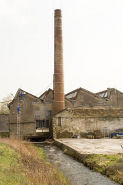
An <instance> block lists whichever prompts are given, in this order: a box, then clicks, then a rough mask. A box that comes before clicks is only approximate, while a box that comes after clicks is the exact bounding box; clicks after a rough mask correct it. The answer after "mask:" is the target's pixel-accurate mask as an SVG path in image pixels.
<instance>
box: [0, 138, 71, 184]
mask: <svg viewBox="0 0 123 185" xmlns="http://www.w3.org/2000/svg"><path fill="white" fill-rule="evenodd" d="M10 184H12V185H20V184H21V185H41V184H42V185H58V184H59V185H69V184H70V183H69V182H68V181H67V180H66V178H65V177H64V176H63V175H62V174H61V173H60V172H59V171H58V170H56V169H55V168H54V167H52V166H51V165H50V164H49V163H47V162H46V161H45V153H44V152H43V150H42V149H40V148H37V147H35V146H34V145H33V144H31V143H30V142H26V141H17V140H16V139H14V138H12V139H7V138H0V185H10Z"/></svg>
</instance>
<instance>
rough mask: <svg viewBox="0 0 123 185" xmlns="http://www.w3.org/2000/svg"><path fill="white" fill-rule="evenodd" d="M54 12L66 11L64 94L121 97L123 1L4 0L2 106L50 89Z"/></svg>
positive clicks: (0, 14)
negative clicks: (20, 92)
mask: <svg viewBox="0 0 123 185" xmlns="http://www.w3.org/2000/svg"><path fill="white" fill-rule="evenodd" d="M54 9H61V10H62V22H63V48H64V72H65V93H68V92H69V91H72V90H74V89H76V88H79V87H82V88H85V89H87V90H89V91H92V92H98V91H102V90H105V89H106V88H107V87H111V88H112V87H116V88H117V89H119V90H120V91H122V92H123V84H122V83H123V78H122V76H123V75H122V74H123V0H35V1H34V0H0V83H1V85H0V100H2V99H3V98H4V97H5V96H7V95H9V94H10V93H12V94H15V93H16V91H17V89H18V88H22V89H24V90H25V91H27V92H30V93H32V94H34V95H37V94H38V93H40V92H42V91H43V90H44V89H46V87H47V86H48V85H49V84H51V83H52V80H53V71H54ZM50 88H52V85H51V86H50Z"/></svg>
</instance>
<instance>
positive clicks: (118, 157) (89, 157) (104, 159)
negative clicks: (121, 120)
mask: <svg viewBox="0 0 123 185" xmlns="http://www.w3.org/2000/svg"><path fill="white" fill-rule="evenodd" d="M55 145H56V146H58V147H59V148H61V149H62V150H63V151H64V153H65V154H67V155H70V156H72V157H74V158H75V159H76V160H78V161H80V162H82V163H83V164H84V165H85V166H88V167H89V168H90V169H91V170H94V171H97V172H99V173H102V174H103V175H105V176H107V177H109V178H110V179H112V180H114V181H116V182H118V183H119V184H121V185H123V154H122V153H120V154H114V155H107V154H105V155H97V154H84V153H80V152H78V151H77V150H76V149H73V148H71V147H69V146H67V145H65V144H64V143H61V142H58V141H56V140H55Z"/></svg>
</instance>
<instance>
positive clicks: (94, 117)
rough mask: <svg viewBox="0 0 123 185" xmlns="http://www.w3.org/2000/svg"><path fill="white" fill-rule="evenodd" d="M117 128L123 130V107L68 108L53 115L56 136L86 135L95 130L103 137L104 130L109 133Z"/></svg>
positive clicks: (54, 134)
mask: <svg viewBox="0 0 123 185" xmlns="http://www.w3.org/2000/svg"><path fill="white" fill-rule="evenodd" d="M60 119H61V126H58V125H59V120H60ZM117 129H119V130H122V131H123V109H67V110H64V111H61V112H59V113H57V114H55V115H54V116H53V136H54V138H60V137H72V136H75V135H81V136H84V135H85V134H88V133H89V132H94V131H95V130H100V131H101V133H102V137H103V133H104V131H105V134H107V135H109V134H110V133H112V132H113V131H116V130H117Z"/></svg>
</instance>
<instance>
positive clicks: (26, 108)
mask: <svg viewBox="0 0 123 185" xmlns="http://www.w3.org/2000/svg"><path fill="white" fill-rule="evenodd" d="M19 96H20V91H19V90H18V91H17V93H16V97H15V99H14V100H13V102H12V103H11V104H10V135H11V134H14V135H16V133H17V105H18V97H19ZM34 102H37V103H41V101H40V99H39V98H37V97H35V96H33V95H31V94H29V93H25V97H24V100H23V101H20V102H19V104H20V106H21V108H20V110H21V134H24V135H25V134H29V133H30V134H35V133H36V122H35V118H34V105H33V103H34Z"/></svg>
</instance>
